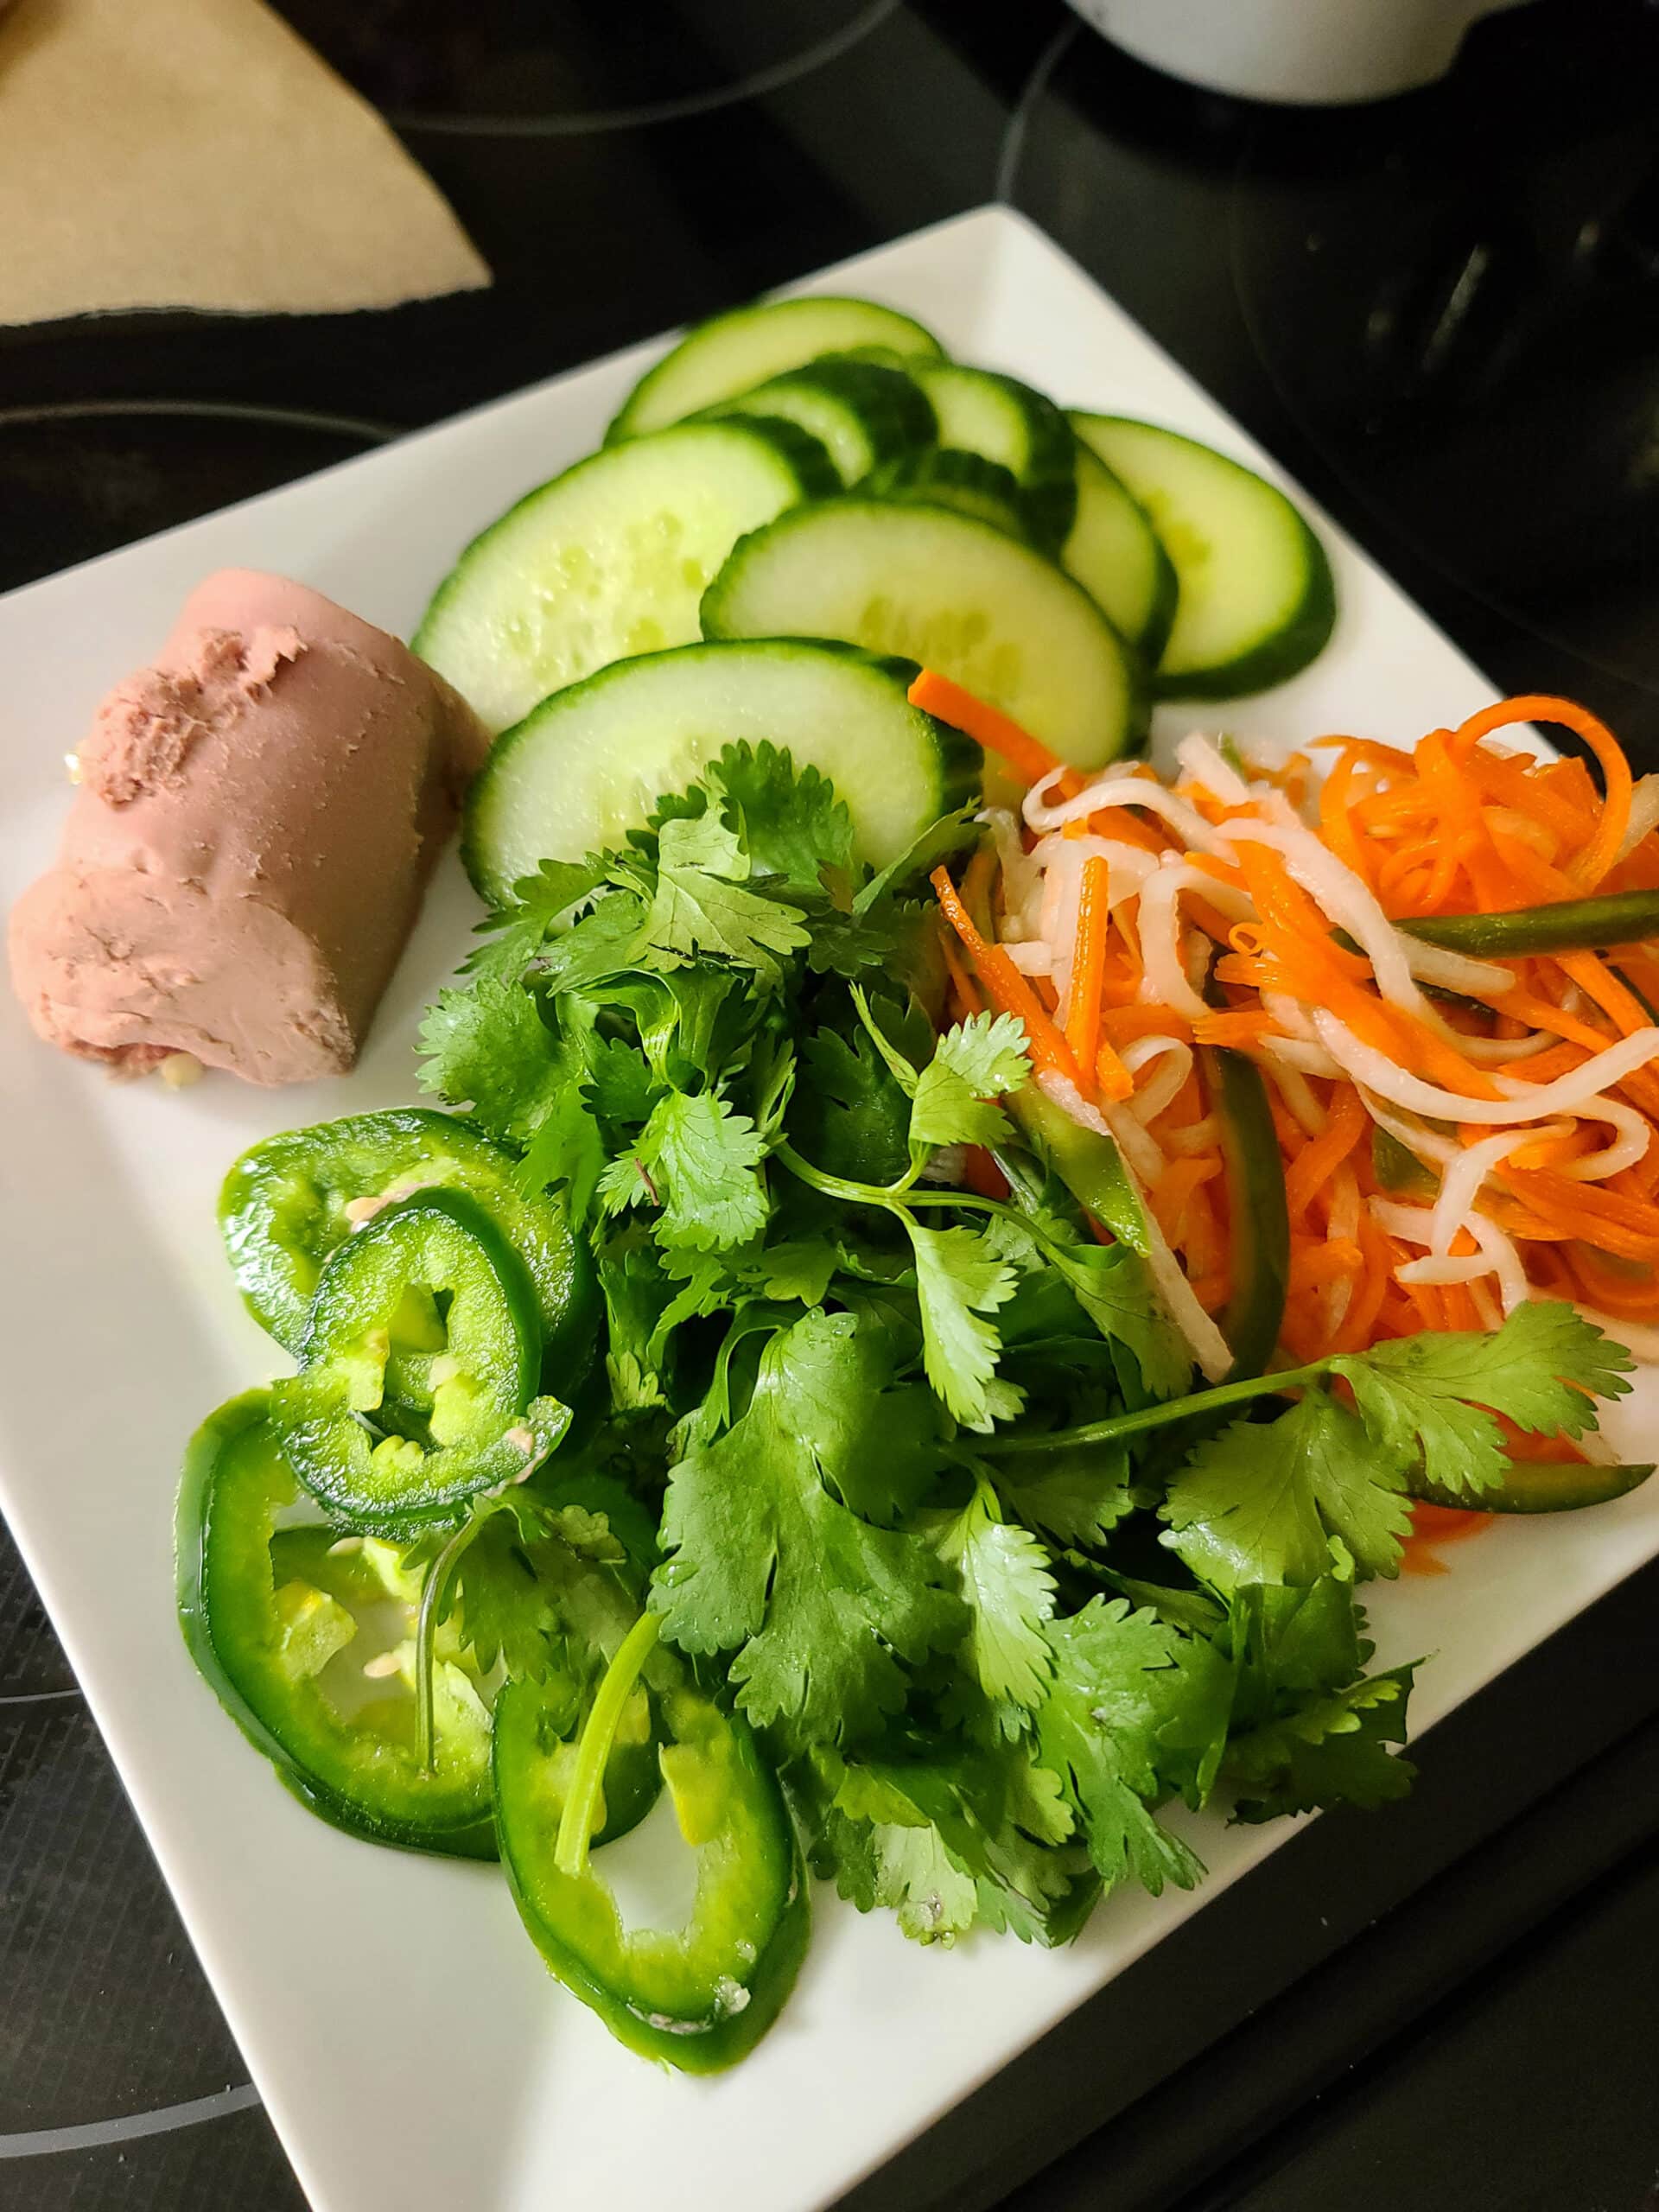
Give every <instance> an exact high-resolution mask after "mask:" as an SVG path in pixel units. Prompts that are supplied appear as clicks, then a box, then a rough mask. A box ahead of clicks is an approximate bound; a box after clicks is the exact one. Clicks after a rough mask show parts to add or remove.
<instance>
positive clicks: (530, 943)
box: [461, 856, 606, 982]
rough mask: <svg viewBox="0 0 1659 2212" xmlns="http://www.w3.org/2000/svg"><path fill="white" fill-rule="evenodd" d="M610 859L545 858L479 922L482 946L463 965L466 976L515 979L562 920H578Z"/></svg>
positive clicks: (601, 879) (476, 948)
mask: <svg viewBox="0 0 1659 2212" xmlns="http://www.w3.org/2000/svg"><path fill="white" fill-rule="evenodd" d="M605 872H606V863H605V861H604V860H603V859H602V858H601V857H598V856H590V857H589V858H588V859H587V860H585V861H543V862H542V864H541V867H540V868H539V869H538V870H537V873H536V874H534V875H528V876H524V877H523V878H522V879H521V880H519V881H518V882H517V883H515V884H514V885H513V887H512V898H511V899H509V900H508V901H507V902H506V903H505V905H503V906H500V907H499V908H498V909H497V910H496V912H493V913H492V914H491V915H489V916H488V917H487V918H486V919H485V920H484V921H482V922H480V924H479V925H478V931H479V934H480V936H485V935H487V936H488V937H489V938H490V940H491V941H490V942H489V943H488V944H481V945H479V946H477V947H475V948H474V950H473V951H472V952H471V953H470V954H469V955H468V956H467V959H466V960H465V961H463V963H461V967H462V972H463V974H467V975H487V976H494V977H496V978H497V979H498V980H499V981H502V982H518V978H519V977H520V976H522V975H523V974H524V969H526V968H527V967H528V966H529V964H530V963H531V961H532V960H533V959H534V958H535V957H536V956H537V953H539V952H540V950H541V949H542V946H543V944H544V943H545V942H546V940H547V937H548V934H549V932H550V931H551V930H552V929H554V928H555V927H556V925H558V924H559V923H560V922H561V921H567V920H570V919H574V918H575V911H576V909H577V908H578V907H580V906H582V905H583V904H585V902H586V901H587V900H588V899H591V898H592V897H593V895H594V893H595V892H596V891H597V890H598V889H599V887H600V886H601V884H602V883H603V882H604V880H605Z"/></svg>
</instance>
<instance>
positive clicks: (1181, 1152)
mask: <svg viewBox="0 0 1659 2212" xmlns="http://www.w3.org/2000/svg"><path fill="white" fill-rule="evenodd" d="M1158 1141H1159V1142H1160V1144H1161V1145H1162V1146H1163V1147H1164V1149H1165V1151H1166V1152H1173V1153H1174V1154H1176V1155H1177V1156H1178V1157H1179V1158H1180V1159H1183V1160H1185V1159H1189V1158H1191V1157H1192V1154H1195V1153H1200V1152H1213V1151H1214V1150H1215V1148H1216V1147H1217V1145H1218V1144H1219V1143H1220V1142H1221V1123H1220V1122H1218V1121H1217V1119H1216V1117H1215V1116H1214V1115H1213V1114H1206V1115H1205V1116H1203V1118H1202V1119H1201V1120H1199V1121H1197V1122H1189V1123H1188V1124H1187V1126H1186V1128H1184V1129H1166V1130H1164V1132H1163V1133H1162V1135H1160V1138H1159V1140H1158Z"/></svg>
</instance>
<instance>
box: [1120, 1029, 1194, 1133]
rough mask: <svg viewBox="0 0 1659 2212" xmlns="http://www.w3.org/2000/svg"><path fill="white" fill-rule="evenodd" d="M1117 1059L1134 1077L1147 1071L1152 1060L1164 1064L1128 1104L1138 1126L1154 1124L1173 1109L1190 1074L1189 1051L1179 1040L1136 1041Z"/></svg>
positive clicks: (1189, 1047) (1172, 1038)
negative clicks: (1163, 1113)
mask: <svg viewBox="0 0 1659 2212" xmlns="http://www.w3.org/2000/svg"><path fill="white" fill-rule="evenodd" d="M1120 1057H1121V1058H1122V1062H1123V1065H1124V1066H1125V1067H1126V1068H1127V1069H1128V1071H1129V1073H1130V1074H1131V1075H1134V1076H1138V1075H1139V1074H1140V1072H1141V1069H1142V1068H1146V1067H1150V1066H1151V1065H1152V1063H1153V1062H1154V1060H1163V1061H1164V1062H1165V1063H1166V1065H1164V1066H1163V1067H1161V1068H1160V1069H1159V1071H1158V1072H1157V1074H1156V1075H1154V1077H1152V1078H1151V1080H1150V1081H1149V1082H1148V1083H1147V1085H1146V1087H1145V1088H1144V1090H1139V1089H1138V1090H1136V1091H1135V1096H1134V1097H1133V1098H1131V1099H1129V1100H1128V1102H1127V1103H1128V1109H1129V1111H1130V1112H1131V1113H1132V1114H1133V1115H1134V1116H1135V1119H1136V1121H1138V1122H1155V1121H1156V1120H1157V1118H1158V1116H1160V1114H1161V1113H1162V1112H1163V1110H1164V1109H1165V1107H1166V1106H1170V1105H1173V1103H1174V1102H1175V1100H1176V1099H1177V1098H1178V1097H1179V1096H1180V1092H1181V1087H1182V1085H1183V1084H1185V1081H1186V1078H1187V1077H1188V1076H1190V1075H1191V1074H1192V1046H1190V1045H1184V1044H1182V1042H1181V1040H1180V1039H1179V1037H1136V1038H1135V1039H1133V1040H1132V1041H1131V1042H1130V1043H1129V1044H1128V1045H1126V1046H1124V1047H1123V1050H1122V1054H1121V1055H1120Z"/></svg>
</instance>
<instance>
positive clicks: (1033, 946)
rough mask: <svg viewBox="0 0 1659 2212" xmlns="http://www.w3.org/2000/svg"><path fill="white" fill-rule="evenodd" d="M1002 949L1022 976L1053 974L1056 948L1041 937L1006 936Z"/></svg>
mask: <svg viewBox="0 0 1659 2212" xmlns="http://www.w3.org/2000/svg"><path fill="white" fill-rule="evenodd" d="M1001 942H1002V950H1003V951H1004V952H1006V953H1007V956H1008V957H1009V959H1010V960H1011V961H1012V962H1013V963H1014V966H1015V967H1016V968H1017V969H1019V970H1020V974H1021V975H1022V976H1052V974H1053V972H1054V950H1053V947H1052V945H1050V944H1048V943H1047V942H1046V940H1045V939H1044V938H1039V937H1005V938H1003V939H1002V941H1001Z"/></svg>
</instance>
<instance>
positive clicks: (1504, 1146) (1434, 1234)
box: [1428, 1124, 1570, 1259]
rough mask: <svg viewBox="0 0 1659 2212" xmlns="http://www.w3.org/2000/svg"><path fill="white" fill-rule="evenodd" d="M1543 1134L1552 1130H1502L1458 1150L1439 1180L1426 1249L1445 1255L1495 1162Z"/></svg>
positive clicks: (1532, 1142) (1468, 1214)
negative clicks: (1437, 1196) (1438, 1190)
mask: <svg viewBox="0 0 1659 2212" xmlns="http://www.w3.org/2000/svg"><path fill="white" fill-rule="evenodd" d="M1563 1126H1564V1127H1567V1126H1570V1124H1564V1125H1563ZM1547 1134H1548V1135H1553V1134H1554V1131H1553V1130H1550V1131H1546V1130H1543V1129H1535V1128H1525V1129H1503V1130H1501V1131H1500V1132H1499V1133H1498V1135H1497V1136H1491V1137H1483V1138H1482V1139H1481V1140H1480V1141H1479V1143H1478V1144H1471V1145H1466V1146H1465V1147H1463V1148H1462V1149H1461V1150H1459V1153H1458V1154H1457V1156H1456V1157H1455V1158H1454V1159H1453V1160H1452V1161H1451V1162H1450V1163H1449V1164H1448V1166H1447V1167H1446V1173H1445V1174H1444V1175H1443V1176H1442V1177H1441V1179H1440V1196H1439V1198H1436V1199H1435V1201H1434V1211H1433V1215H1432V1217H1431V1226H1430V1234H1429V1239H1428V1249H1429V1250H1430V1251H1431V1252H1433V1254H1434V1255H1436V1257H1437V1258H1440V1259H1446V1258H1447V1257H1449V1255H1450V1254H1451V1250H1452V1240H1453V1239H1454V1238H1455V1236H1457V1233H1458V1231H1459V1230H1460V1229H1467V1228H1468V1227H1469V1220H1468V1217H1469V1216H1470V1215H1471V1213H1472V1212H1473V1211H1474V1208H1475V1200H1476V1199H1477V1198H1478V1197H1479V1196H1480V1193H1481V1189H1482V1186H1483V1185H1484V1183H1485V1180H1486V1178H1487V1176H1488V1175H1489V1174H1491V1171H1492V1169H1493V1168H1494V1167H1496V1166H1497V1163H1498V1161H1499V1160H1507V1159H1508V1158H1509V1156H1510V1154H1511V1153H1512V1152H1519V1151H1521V1150H1522V1148H1523V1147H1525V1146H1527V1145H1529V1144H1536V1143H1537V1141H1538V1140H1539V1138H1540V1137H1541V1136H1543V1135H1547ZM1471 1233H1472V1232H1471Z"/></svg>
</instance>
